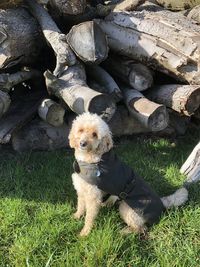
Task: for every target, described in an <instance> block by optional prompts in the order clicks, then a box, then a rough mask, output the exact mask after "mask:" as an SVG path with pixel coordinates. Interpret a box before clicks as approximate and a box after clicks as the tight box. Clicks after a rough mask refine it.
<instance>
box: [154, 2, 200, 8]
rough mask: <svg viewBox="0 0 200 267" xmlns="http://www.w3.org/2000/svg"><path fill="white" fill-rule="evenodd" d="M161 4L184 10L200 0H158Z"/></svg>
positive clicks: (197, 3) (195, 4)
mask: <svg viewBox="0 0 200 267" xmlns="http://www.w3.org/2000/svg"><path fill="white" fill-rule="evenodd" d="M156 1H157V2H158V3H159V4H160V5H162V6H164V7H165V8H168V9H171V10H184V9H189V8H191V7H194V6H197V5H199V4H200V0H156Z"/></svg>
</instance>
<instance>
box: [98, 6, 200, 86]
mask: <svg viewBox="0 0 200 267" xmlns="http://www.w3.org/2000/svg"><path fill="white" fill-rule="evenodd" d="M96 21H97V22H98V23H99V25H100V26H101V28H102V29H103V30H104V32H105V33H106V34H107V37H108V43H109V47H110V49H111V50H114V51H115V52H117V53H118V54H121V55H125V56H128V57H130V58H132V59H135V60H139V61H140V62H143V63H145V64H147V65H149V66H151V67H153V68H155V69H158V70H159V71H162V72H164V73H167V74H168V75H171V76H173V77H175V78H176V79H178V80H181V81H187V82H189V83H193V84H199V83H200V71H199V53H200V47H199V44H198V38H199V37H200V28H199V27H198V26H197V25H196V24H195V23H194V22H193V21H192V20H188V19H187V18H186V17H184V16H183V15H181V14H178V13H173V12H170V11H167V10H163V11H157V12H149V11H146V10H143V11H141V12H139V11H134V12H116V13H111V14H110V15H109V16H107V17H106V19H105V20H96Z"/></svg>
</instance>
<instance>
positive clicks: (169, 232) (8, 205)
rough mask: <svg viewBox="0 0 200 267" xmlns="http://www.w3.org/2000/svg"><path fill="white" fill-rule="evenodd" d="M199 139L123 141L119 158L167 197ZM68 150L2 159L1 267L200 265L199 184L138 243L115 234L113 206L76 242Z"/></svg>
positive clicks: (117, 219) (117, 220) (133, 237)
mask: <svg viewBox="0 0 200 267" xmlns="http://www.w3.org/2000/svg"><path fill="white" fill-rule="evenodd" d="M198 140H199V133H198V132H190V133H188V134H187V135H186V136H185V137H184V138H181V139H178V140H177V142H176V144H175V145H173V144H171V142H170V141H167V140H165V139H160V140H151V139H146V140H145V139H142V138H132V140H130V139H129V140H126V139H123V141H121V142H120V143H119V144H118V145H117V148H116V151H117V153H118V155H119V156H120V157H121V158H122V159H123V160H124V161H125V162H127V163H128V164H129V165H130V166H132V167H133V168H134V169H135V170H136V171H137V172H138V173H140V174H141V175H143V176H144V177H145V179H146V180H148V181H149V183H150V184H152V186H153V187H154V188H155V189H156V190H157V191H158V192H159V194H160V195H165V194H168V193H172V192H173V191H174V190H175V189H177V188H178V187H179V186H180V185H181V184H182V182H183V181H184V179H185V178H184V176H183V175H181V174H180V173H179V168H180V167H181V165H182V163H183V162H184V161H185V159H186V158H187V156H188V154H189V153H190V152H191V150H192V149H193V147H194V146H195V144H196V143H197V141H198ZM72 162H73V156H72V153H71V152H70V151H67V150H66V151H57V152H34V153H25V154H21V155H17V154H14V153H13V152H9V151H7V152H4V153H1V155H0V266H2V267H6V266H9V267H11V266H16V267H21V266H27V267H28V266H30V267H32V266H34V267H40V266H42V267H45V266H58V267H62V266H67V267H68V266H69V267H81V266H84V267H159V266H161V267H168V266H169V267H173V266H180V267H185V266H187V267H192V266H194V267H197V266H200V207H199V185H193V186H192V187H191V188H190V190H189V194H190V200H189V202H188V203H187V204H186V205H185V206H184V207H181V208H179V209H172V210H170V211H168V212H166V213H165V214H164V215H163V217H162V219H161V221H160V222H159V223H158V224H157V225H154V226H153V227H152V228H151V229H149V237H148V238H147V239H146V240H142V239H140V238H139V236H137V235H135V234H131V235H128V236H122V235H120V229H122V228H123V226H124V224H123V222H122V220H121V219H120V217H119V214H118V211H117V209H116V208H111V209H107V208H104V209H102V210H101V212H100V215H99V217H98V219H97V220H96V224H95V228H94V229H93V230H92V232H91V234H90V235H89V236H88V237H87V238H79V237H78V235H77V234H78V232H79V231H80V229H81V227H82V226H83V220H81V221H78V222H77V221H75V220H74V219H73V218H72V213H73V212H74V211H75V205H76V195H75V191H74V189H73V187H72V183H71V173H72Z"/></svg>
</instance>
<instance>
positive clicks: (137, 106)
mask: <svg viewBox="0 0 200 267" xmlns="http://www.w3.org/2000/svg"><path fill="white" fill-rule="evenodd" d="M121 88H122V89H123V93H124V98H125V102H126V106H127V108H128V110H129V111H130V113H131V114H132V115H133V116H134V118H136V119H137V120H138V121H139V122H140V123H141V125H143V126H144V127H145V128H148V129H149V131H152V132H156V131H161V130H163V129H165V128H166V127H167V125H168V120H169V118H168V113H167V110H166V107H165V106H164V105H159V104H157V103H154V102H152V101H150V100H148V99H147V98H145V97H144V95H143V94H141V93H140V92H138V91H137V90H133V89H127V88H125V87H121Z"/></svg>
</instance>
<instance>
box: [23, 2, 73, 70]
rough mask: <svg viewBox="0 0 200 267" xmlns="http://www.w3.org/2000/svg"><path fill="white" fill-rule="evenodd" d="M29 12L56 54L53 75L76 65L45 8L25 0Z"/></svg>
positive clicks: (64, 39) (63, 35)
mask: <svg viewBox="0 0 200 267" xmlns="http://www.w3.org/2000/svg"><path fill="white" fill-rule="evenodd" d="M26 2H27V3H28V5H29V8H30V10H31V12H32V13H33V15H34V17H35V18H36V19H37V21H38V22H39V24H40V27H41V29H42V32H43V34H44V36H45V38H46V40H47V42H48V43H49V44H50V45H51V47H52V49H53V50H54V52H55V54H56V59H57V62H56V68H55V70H54V74H55V75H58V74H60V73H61V72H62V70H63V68H65V66H67V65H68V66H72V65H74V64H75V63H76V57H75V55H74V53H73V52H72V50H71V49H70V47H69V45H68V44H67V41H66V36H65V34H62V33H61V31H60V30H59V29H58V27H57V25H56V24H55V22H54V21H53V20H52V18H51V16H50V15H49V14H48V12H47V11H46V10H45V8H44V7H43V6H41V5H39V4H38V3H37V2H36V1H35V0H26Z"/></svg>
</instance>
